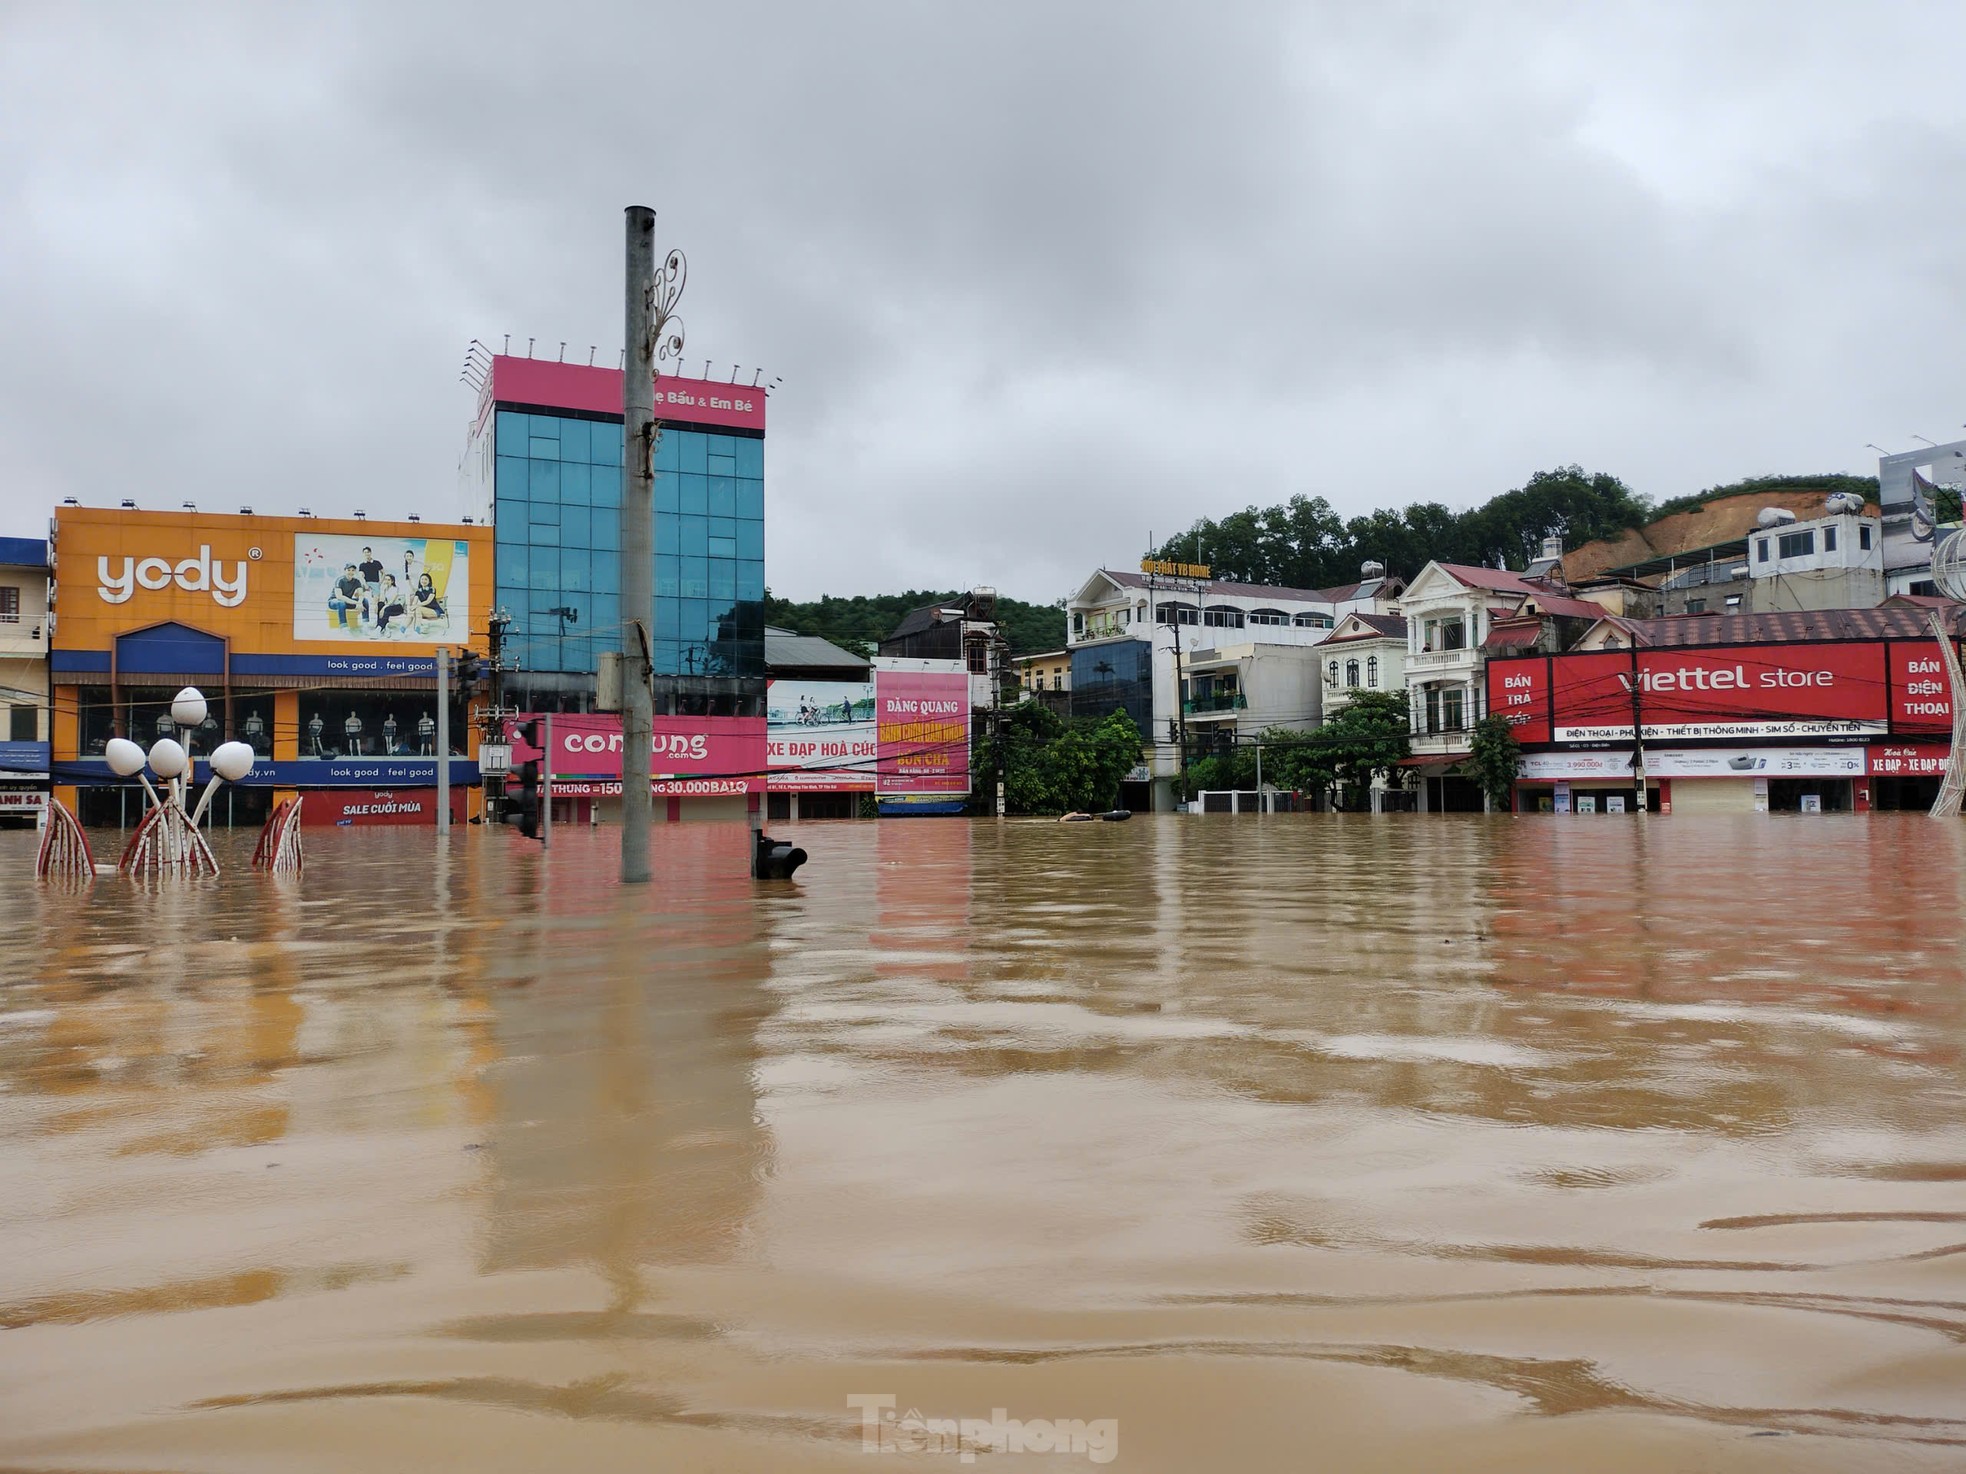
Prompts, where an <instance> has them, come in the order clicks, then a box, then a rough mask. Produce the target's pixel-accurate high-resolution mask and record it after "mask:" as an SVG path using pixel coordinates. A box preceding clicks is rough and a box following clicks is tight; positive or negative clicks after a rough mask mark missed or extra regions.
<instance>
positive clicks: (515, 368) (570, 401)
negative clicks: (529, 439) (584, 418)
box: [491, 353, 765, 434]
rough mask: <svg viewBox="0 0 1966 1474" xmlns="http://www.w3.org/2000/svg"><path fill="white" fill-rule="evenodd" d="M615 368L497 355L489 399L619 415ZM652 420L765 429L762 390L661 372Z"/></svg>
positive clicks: (747, 385)
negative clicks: (682, 377) (676, 376)
mask: <svg viewBox="0 0 1966 1474" xmlns="http://www.w3.org/2000/svg"><path fill="white" fill-rule="evenodd" d="M621 378H622V375H621V370H620V369H611V368H595V367H590V366H588V365H587V364H584V363H548V362H546V361H545V360H544V359H538V358H513V357H511V356H509V355H507V354H502V353H501V354H497V355H495V356H494V357H493V359H492V382H491V398H492V399H494V400H497V401H498V402H499V403H501V404H536V405H539V406H541V407H542V408H549V409H584V410H592V411H594V412H595V413H597V414H604V415H614V416H617V417H619V415H620V414H621V388H622V385H621ZM655 417H656V418H657V419H658V420H661V421H663V422H664V423H666V424H672V425H726V426H730V427H731V428H733V429H742V430H756V431H757V432H759V433H760V434H762V433H763V432H764V428H765V391H764V390H763V389H762V388H754V387H753V386H751V385H749V384H718V383H714V382H712V381H710V380H708V379H679V378H675V377H674V376H672V375H669V374H663V375H662V376H660V377H659V378H657V379H656V381H655Z"/></svg>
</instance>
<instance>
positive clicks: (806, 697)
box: [765, 679, 880, 793]
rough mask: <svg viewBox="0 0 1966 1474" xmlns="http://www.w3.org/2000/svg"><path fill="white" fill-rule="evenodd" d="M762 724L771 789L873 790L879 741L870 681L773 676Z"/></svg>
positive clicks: (829, 791) (867, 791) (766, 694)
mask: <svg viewBox="0 0 1966 1474" xmlns="http://www.w3.org/2000/svg"><path fill="white" fill-rule="evenodd" d="M765 723H766V727H765V734H766V739H767V756H768V760H769V762H770V765H771V786H772V788H773V789H775V790H777V791H779V792H781V793H783V792H790V791H791V790H794V789H797V790H800V791H802V792H823V793H852V792H865V793H872V792H873V791H874V770H875V768H876V766H877V765H878V762H879V759H880V742H879V738H878V736H877V731H876V728H877V723H876V722H875V719H874V683H873V682H872V681H801V680H785V679H774V680H773V681H772V683H771V685H770V687H769V688H768V689H767V691H766V693H765Z"/></svg>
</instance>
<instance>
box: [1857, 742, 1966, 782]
mask: <svg viewBox="0 0 1966 1474" xmlns="http://www.w3.org/2000/svg"><path fill="white" fill-rule="evenodd" d="M1867 751H1868V752H1869V754H1870V776H1871V777H1873V778H1938V777H1942V776H1943V775H1944V774H1945V770H1946V754H1947V753H1949V752H1951V751H1952V747H1951V745H1950V744H1948V743H1944V742H1892V743H1888V744H1887V743H1879V742H1874V743H1872V744H1871V745H1870V747H1869V748H1868V749H1867Z"/></svg>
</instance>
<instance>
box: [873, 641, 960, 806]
mask: <svg viewBox="0 0 1966 1474" xmlns="http://www.w3.org/2000/svg"><path fill="white" fill-rule="evenodd" d="M874 710H875V717H876V721H877V722H878V724H879V728H878V732H877V738H878V748H879V753H880V777H879V779H878V782H877V786H878V789H879V791H880V792H881V793H883V794H895V793H968V792H969V677H968V676H967V675H966V674H964V673H962V672H961V671H954V672H941V671H936V672H927V671H886V670H884V671H882V672H881V673H880V675H879V677H878V680H877V683H876V685H875V692H874Z"/></svg>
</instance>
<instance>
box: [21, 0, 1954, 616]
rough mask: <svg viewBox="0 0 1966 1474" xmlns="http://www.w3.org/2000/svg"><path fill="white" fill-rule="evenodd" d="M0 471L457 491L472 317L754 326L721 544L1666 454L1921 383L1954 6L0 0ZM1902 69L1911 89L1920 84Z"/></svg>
mask: <svg viewBox="0 0 1966 1474" xmlns="http://www.w3.org/2000/svg"><path fill="white" fill-rule="evenodd" d="M0 27H4V29H5V35H4V44H0V142H4V144H5V147H4V148H0V255H4V257H5V258H6V264H5V270H4V271H0V313H3V314H4V320H5V321H7V322H8V324H9V327H10V334H9V336H10V339H11V347H12V350H13V351H12V352H11V353H10V354H9V355H8V356H7V358H6V360H5V362H4V364H0V513H3V514H4V516H3V517H0V521H4V522H5V524H6V527H7V529H8V530H13V531H31V530H33V529H34V528H35V527H37V526H38V525H39V520H40V518H41V516H42V515H43V513H44V511H45V508H46V507H47V505H48V504H49V503H51V502H52V501H54V500H57V499H58V498H59V497H60V496H62V495H69V494H73V495H77V496H81V497H83V498H85V499H88V500H94V501H104V500H108V499H110V498H111V497H114V496H120V495H123V494H133V495H136V496H137V497H138V498H139V500H141V501H143V502H144V503H145V504H146V505H170V504H174V503H175V502H177V501H180V500H184V499H186V498H191V499H195V500H198V501H200V503H201V504H203V505H208V506H230V505H234V504H237V503H242V502H250V503H252V504H253V505H255V506H257V507H260V508H261V509H263V510H271V509H276V508H291V507H293V506H295V505H300V504H306V505H310V506H312V507H313V508H314V509H315V510H317V511H322V512H330V511H347V510H350V509H352V508H354V507H356V506H369V507H372V508H373V507H377V506H383V505H397V506H404V507H409V506H421V507H423V508H424V509H425V510H426V512H427V513H428V514H430V515H442V514H445V513H454V512H456V511H457V510H460V508H459V507H458V506H457V504H456V502H455V497H454V485H455V479H454V478H455V463H456V458H457V455H458V452H459V450H460V449H461V443H462V431H463V425H464V421H465V419H466V417H467V415H468V413H469V411H470V396H469V394H468V392H467V391H466V390H464V389H463V388H462V387H461V386H459V385H457V384H456V382H455V375H456V370H457V365H458V362H459V360H460V358H461V355H462V351H463V346H464V343H465V341H466V340H467V339H468V338H471V337H473V336H477V337H483V338H487V339H489V340H491V341H493V342H494V343H496V342H497V341H499V339H500V338H501V336H502V335H503V334H504V333H505V332H507V331H510V332H513V333H516V334H517V335H518V339H519V342H520V343H521V344H523V341H524V338H525V336H526V335H528V334H535V335H537V337H538V339H539V342H540V345H541V347H542V349H543V350H544V351H545V352H547V353H549V354H550V353H552V352H555V351H557V348H558V344H559V342H560V340H561V339H562V338H565V339H566V340H567V341H568V343H569V348H568V354H569V356H570V357H582V358H584V355H585V354H586V352H587V348H588V345H589V344H598V345H599V349H600V355H601V358H602V360H603V361H611V360H612V359H613V358H614V355H615V353H616V352H617V350H618V347H619V342H620V309H619V300H618V299H619V273H620V265H619V249H620V247H619V238H620V209H621V207H622V206H623V205H624V204H626V203H629V202H630V201H636V200H639V201H646V202H648V203H651V204H654V205H655V206H656V207H657V208H658V209H659V210H660V212H661V224H660V227H659V229H660V239H662V240H663V241H665V242H669V241H673V242H675V243H678V244H681V245H683V246H685V247H686V248H687V249H688V251H689V253H690V261H691V286H690V290H689V294H688V297H687V298H686V300H685V309H686V311H685V315H686V318H687V320H688V323H689V329H690V359H689V367H690V369H691V370H692V371H695V370H696V369H699V368H700V367H701V365H702V361H703V359H704V358H706V357H707V358H710V359H712V360H714V361H715V362H716V363H717V364H718V365H719V366H720V367H723V368H724V369H725V371H727V370H728V365H729V364H730V363H731V362H732V361H733V360H734V361H736V362H739V363H742V364H745V365H747V366H749V367H747V377H748V376H749V368H750V367H755V366H757V365H765V366H767V367H768V368H769V371H770V372H771V373H773V374H778V375H782V376H783V377H784V379H785V384H784V388H783V390H782V392H781V393H780V394H778V395H777V396H775V397H774V399H773V402H772V416H773V434H772V449H771V451H770V454H769V458H768V465H769V477H770V480H769V486H770V497H771V503H770V514H771V518H772V521H771V524H770V528H769V533H768V557H769V574H770V579H771V582H772V585H773V587H774V588H775V589H777V590H779V591H781V592H790V593H794V594H800V595H810V594H816V593H819V592H822V591H825V592H838V593H850V592H865V591H873V590H876V589H881V588H890V587H902V586H910V585H913V586H920V585H926V584H955V583H961V582H968V581H977V580H985V579H987V580H989V581H993V582H995V583H997V584H998V585H999V586H1001V587H1003V588H1005V589H1006V590H1008V591H1010V592H1013V593H1017V594H1020V595H1024V596H1026V597H1052V596H1055V595H1057V594H1059V593H1062V592H1063V591H1064V590H1065V589H1066V588H1067V587H1069V586H1071V585H1072V584H1074V583H1076V582H1077V581H1078V579H1079V578H1080V577H1081V576H1082V574H1083V572H1084V571H1085V570H1086V569H1087V568H1088V567H1090V566H1092V565H1093V564H1096V563H1100V562H1118V561H1124V560H1126V559H1128V558H1130V557H1132V556H1135V555H1136V554H1137V553H1138V551H1139V549H1140V547H1141V546H1142V544H1143V543H1144V541H1145V539H1146V536H1147V534H1148V532H1149V531H1150V530H1152V531H1155V532H1158V533H1160V534H1161V535H1166V533H1167V532H1169V531H1171V530H1173V529H1174V528H1176V527H1177V526H1180V525H1185V523H1186V522H1187V521H1189V520H1191V519H1192V518H1193V517H1195V516H1198V515H1203V514H1211V515H1213V514H1220V513H1221V512H1224V511H1227V510H1230V509H1233V508H1235V507H1238V506H1241V505H1244V504H1245V503H1248V502H1267V501H1271V500H1276V499H1280V498H1282V497H1284V496H1288V495H1290V494H1292V493H1294V492H1298V491H1306V492H1316V493H1320V494H1324V495H1327V496H1329V497H1330V498H1331V499H1332V501H1333V502H1334V503H1335V504H1336V505H1338V506H1339V507H1340V509H1341V510H1344V511H1361V510H1364V509H1366V508H1368V507H1370V506H1374V505H1383V504H1388V503H1394V502H1399V501H1404V500H1410V499H1413V498H1415V497H1428V498H1435V499H1440V500H1445V501H1448V502H1450V503H1454V504H1457V505H1459V504H1466V503H1468V502H1471V501H1474V500H1477V499H1479V498H1481V497H1483V496H1486V495H1489V494H1492V493H1493V492H1495V491H1498V490H1501V489H1504V488H1505V487H1507V486H1509V485H1513V484H1516V483H1517V482H1519V481H1520V480H1521V479H1522V478H1523V477H1524V476H1526V475H1527V474H1529V473H1530V472H1531V471H1534V470H1536V469H1538V468H1540V467H1543V466H1547V465H1551V464H1556V463H1559V462H1563V461H1569V460H1579V461H1583V462H1585V463H1586V464H1589V465H1591V466H1592V467H1593V468H1598V467H1601V468H1603V469H1608V470H1612V471H1616V472H1618V473H1619V474H1622V475H1624V476H1625V477H1626V478H1627V479H1628V480H1631V481H1632V482H1633V484H1634V485H1636V486H1638V487H1639V489H1641V490H1643V491H1647V492H1650V493H1653V494H1655V495H1660V496H1667V495H1673V494H1677V493H1679V492H1682V491H1686V490H1690V489H1694V488H1696V487H1698V486H1701V485H1705V484H1708V483H1711V482H1713V481H1717V480H1722V479H1725V478H1728V477H1731V476H1735V475H1740V474H1746V473H1749V472H1753V471H1760V470H1768V469H1831V468H1851V469H1862V468H1864V466H1865V464H1866V463H1865V452H1863V450H1862V444H1863V442H1864V441H1866V440H1873V439H1879V440H1883V441H1884V442H1885V443H1896V442H1902V441H1904V440H1905V439H1907V438H1908V437H1909V434H1910V432H1912V431H1914V430H1922V431H1924V432H1925V433H1928V434H1932V435H1934V436H1935V437H1941V436H1942V432H1943V431H1944V430H1945V428H1946V426H1947V425H1949V424H1951V423H1953V422H1951V421H1949V420H1947V419H1946V418H1945V417H1946V416H1948V415H1950V414H1952V413H1955V412H1957V400H1956V391H1955V388H1954V386H1955V384H1956V382H1957V379H1956V374H1955V373H1954V372H1953V371H1952V370H1951V366H1950V359H1949V355H1948V353H1947V350H1948V347H1949V345H1950V344H1951V343H1952V342H1953V341H1956V340H1957V338H1958V336H1959V329H1960V327H1961V325H1962V324H1961V321H1960V317H1961V307H1960V303H1961V301H1962V296H1961V290H1960V289H1961V286H1962V281H1961V277H1962V273H1963V272H1966V267H1962V264H1961V258H1960V256H1959V254H1958V252H1957V250H1956V249H1955V248H1954V247H1953V245H1952V242H1953V241H1955V240H1956V239H1957V238H1958V235H1959V230H1958V227H1959V225H1960V223H1961V222H1960V220H1959V218H1958V217H1959V215H1960V213H1961V210H1962V208H1966V207H1962V205H1961V204H1960V203H1959V202H1960V200H1961V198H1962V196H1961V192H1960V189H1959V185H1960V183H1961V172H1962V162H1966V161H1962V156H1961V148H1960V145H1959V143H1958V139H1959V137H1960V131H1959V128H1958V123H1959V122H1960V118H1959V112H1960V107H1959V105H1958V104H1957V103H1955V102H1952V101H1950V100H1949V97H1948V96H1946V95H1944V94H1943V91H1942V89H1940V88H1938V87H1935V86H1930V85H1927V84H1924V83H1921V82H1919V81H1917V80H1915V79H1914V78H1911V77H1908V76H1907V75H1906V74H1905V73H1904V72H1903V70H1902V69H1901V65H1900V61H1899V59H1900V58H1901V57H1902V56H1903V55H1905V54H1906V49H1907V48H1915V50H1916V51H1917V52H1918V53H1922V54H1933V55H1936V54H1940V53H1941V52H1942V51H1943V50H1944V45H1945V43H1946V42H1947V41H1948V40H1954V41H1956V40H1957V39H1959V37H1960V33H1961V31H1962V30H1966V22H1962V20H1961V19H1960V17H1959V16H1958V15H1956V14H1954V13H1953V12H1951V11H1944V10H1924V11H1916V12H1914V11H1910V10H1906V11H1888V10H1887V11H1881V12H1877V13H1860V12H1856V11H1851V10H1846V9H1844V8H1841V7H1832V6H1823V7H1815V8H1810V7H1795V6H1784V7H1780V8H1778V9H1777V8H1770V7H1762V6H1748V5H1741V6H1729V7H1690V6H1689V7H1684V8H1674V7H1660V6H1630V7H1613V6H1609V5H1604V6H1591V7H1555V6H1544V5H1522V6H1504V5H1485V6H1481V7H1448V6H1374V7H1359V6H1328V7H1327V6H1314V7H1281V6H1266V5H1256V4H1250V5H1237V6H1226V7H1214V8H1212V9H1195V8H1192V7H1185V8H1177V7H1172V6H1158V5H1139V4H1075V5H1065V6H1059V5H1038V4H1035V3H1029V4H1011V5H1005V6H996V7H988V8H982V7H949V6H872V5H853V4H846V5H841V4H831V5H825V6H812V5H801V4H789V3H788V4H772V5H767V4H759V5H752V6H744V7H714V8H712V7H701V6H698V7H671V6H661V7H648V6H642V5H630V4H621V5H606V4H571V5H562V6H556V7H553V8H551V9H550V10H543V9H541V8H540V7H538V6H536V5H527V6H520V5H516V4H491V5H479V6H470V7H462V6H459V7H439V6H434V5H423V6H401V7H393V8H391V7H383V6H381V5H355V6H346V7H341V8H339V9H336V10H332V11H327V12H312V13H310V12H305V11H294V10H289V9H284V8H283V9H273V8H269V7H248V6H237V7H226V6H217V7H209V8H196V7H168V8H167V7H158V6H150V5H127V6H90V7H59V6H49V7H42V8H39V9H19V10H13V11H8V12H6V18H5V19H4V20H0ZM1955 90H1956V89H1955Z"/></svg>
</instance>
